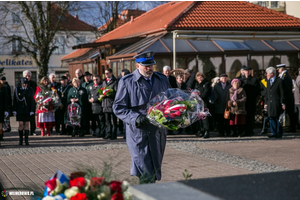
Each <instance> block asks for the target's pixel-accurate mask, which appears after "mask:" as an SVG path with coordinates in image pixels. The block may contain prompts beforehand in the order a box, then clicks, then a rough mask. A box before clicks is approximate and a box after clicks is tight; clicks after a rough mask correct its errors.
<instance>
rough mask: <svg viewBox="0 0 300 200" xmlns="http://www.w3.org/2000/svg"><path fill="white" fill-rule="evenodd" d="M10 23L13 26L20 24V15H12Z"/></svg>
mask: <svg viewBox="0 0 300 200" xmlns="http://www.w3.org/2000/svg"><path fill="white" fill-rule="evenodd" d="M12 22H13V24H20V23H21V20H20V13H12Z"/></svg>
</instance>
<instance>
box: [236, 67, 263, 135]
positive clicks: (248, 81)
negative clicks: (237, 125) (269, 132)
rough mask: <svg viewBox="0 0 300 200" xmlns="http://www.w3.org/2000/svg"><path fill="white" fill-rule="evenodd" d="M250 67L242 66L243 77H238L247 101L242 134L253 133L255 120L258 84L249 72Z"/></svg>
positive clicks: (258, 92)
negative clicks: (244, 125)
mask: <svg viewBox="0 0 300 200" xmlns="http://www.w3.org/2000/svg"><path fill="white" fill-rule="evenodd" d="M250 70H252V69H251V67H244V77H242V78H241V79H240V81H241V82H242V83H241V87H242V88H243V89H244V90H245V92H246V96H247V101H246V105H245V106H246V112H247V115H246V127H245V133H244V134H243V135H242V136H252V135H253V134H254V132H253V129H254V121H255V110H256V103H257V102H256V99H257V96H258V95H259V94H260V85H259V82H258V80H257V79H256V78H254V77H252V76H251V74H250Z"/></svg>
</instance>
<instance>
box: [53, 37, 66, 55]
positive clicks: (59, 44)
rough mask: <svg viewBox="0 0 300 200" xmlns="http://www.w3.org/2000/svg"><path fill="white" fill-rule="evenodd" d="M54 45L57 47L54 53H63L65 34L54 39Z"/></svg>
mask: <svg viewBox="0 0 300 200" xmlns="http://www.w3.org/2000/svg"><path fill="white" fill-rule="evenodd" d="M55 45H56V46H57V47H58V48H56V49H55V51H54V53H56V54H61V53H65V36H60V37H57V38H56V39H55Z"/></svg>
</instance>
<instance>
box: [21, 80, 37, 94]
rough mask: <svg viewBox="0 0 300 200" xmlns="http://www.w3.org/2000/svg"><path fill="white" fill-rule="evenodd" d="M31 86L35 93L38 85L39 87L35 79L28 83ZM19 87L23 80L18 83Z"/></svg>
mask: <svg viewBox="0 0 300 200" xmlns="http://www.w3.org/2000/svg"><path fill="white" fill-rule="evenodd" d="M28 86H29V87H31V88H32V90H33V93H34V94H35V92H36V87H37V84H36V82H35V81H33V80H30V81H29V82H28V84H27V87H28ZM18 87H22V83H21V81H19V83H18Z"/></svg>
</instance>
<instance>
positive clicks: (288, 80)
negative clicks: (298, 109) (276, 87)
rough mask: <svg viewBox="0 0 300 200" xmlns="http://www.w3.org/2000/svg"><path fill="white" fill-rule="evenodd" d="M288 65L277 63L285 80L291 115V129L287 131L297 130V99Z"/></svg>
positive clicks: (288, 109) (287, 104)
mask: <svg viewBox="0 0 300 200" xmlns="http://www.w3.org/2000/svg"><path fill="white" fill-rule="evenodd" d="M285 67H286V65H285V64H280V65H276V68H277V70H278V73H279V78H281V79H282V80H283V88H284V97H285V100H286V113H287V114H288V115H289V117H290V129H289V130H287V132H290V133H294V132H296V121H295V118H296V117H295V112H294V109H295V99H294V93H293V81H292V78H291V76H290V75H289V73H288V72H287V71H286V68H285Z"/></svg>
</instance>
